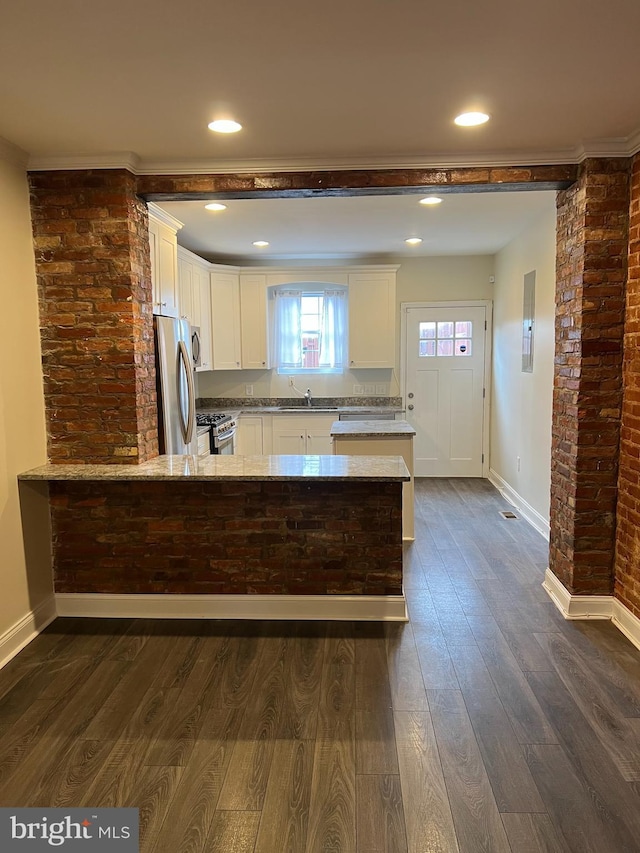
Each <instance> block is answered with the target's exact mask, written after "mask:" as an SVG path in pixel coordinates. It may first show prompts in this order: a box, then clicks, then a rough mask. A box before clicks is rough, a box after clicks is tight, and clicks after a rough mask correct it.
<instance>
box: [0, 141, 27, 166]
mask: <svg viewBox="0 0 640 853" xmlns="http://www.w3.org/2000/svg"><path fill="white" fill-rule="evenodd" d="M0 158H2V159H3V160H7V161H8V162H9V163H13V164H14V165H15V166H21V167H22V168H23V169H26V168H27V165H28V163H29V155H28V154H27V152H26V151H23V150H22V148H19V147H18V146H17V145H14V144H13V142H9V140H8V139H4V137H2V136H0Z"/></svg>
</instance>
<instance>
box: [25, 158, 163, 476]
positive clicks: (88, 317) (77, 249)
mask: <svg viewBox="0 0 640 853" xmlns="http://www.w3.org/2000/svg"><path fill="white" fill-rule="evenodd" d="M30 182H31V193H32V220H33V233H34V246H35V255H36V272H37V276H38V285H39V296H40V317H41V328H42V332H41V334H42V358H43V371H44V389H45V404H46V412H47V423H48V434H49V456H50V459H51V461H52V462H66V461H69V460H70V459H71V460H73V461H74V462H116V463H123V462H124V463H137V462H140V461H143V460H145V459H148V458H151V457H152V456H155V455H157V453H158V442H157V429H156V411H155V405H156V404H155V369H154V349H153V320H152V313H151V301H152V299H151V272H150V269H151V267H150V258H149V247H148V226H147V213H146V205H145V204H144V202H141V201H140V200H139V199H138V197H137V196H136V185H135V178H134V176H133V175H131V174H130V173H129V172H127V171H125V170H109V171H95V172H92V171H73V172H34V173H31V175H30Z"/></svg>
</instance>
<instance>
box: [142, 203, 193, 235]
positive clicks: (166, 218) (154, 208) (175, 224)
mask: <svg viewBox="0 0 640 853" xmlns="http://www.w3.org/2000/svg"><path fill="white" fill-rule="evenodd" d="M147 209H148V211H149V215H150V216H152V217H153V218H154V219H157V220H159V221H160V222H164V224H165V225H168V226H169V228H171V229H172V230H173V231H175V232H176V233H177V232H178V231H179V230H180V229H181V228H184V222H180V220H179V219H176V218H175V216H172V215H171V214H170V213H168V212H167V211H166V210H163V209H162V208H161V207H158V205H157V204H154V203H153V202H152V201H148V202H147Z"/></svg>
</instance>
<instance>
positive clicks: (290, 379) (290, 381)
mask: <svg viewBox="0 0 640 853" xmlns="http://www.w3.org/2000/svg"><path fill="white" fill-rule="evenodd" d="M289 388H293V376H290V377H289Z"/></svg>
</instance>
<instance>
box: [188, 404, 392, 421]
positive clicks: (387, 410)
mask: <svg viewBox="0 0 640 853" xmlns="http://www.w3.org/2000/svg"><path fill="white" fill-rule="evenodd" d="M217 412H224V414H226V415H231V417H233V418H237V417H238V416H239V415H241V414H243V415H252V414H253V415H313V414H316V415H336V414H337V415H340V414H353V415H363V417H364V416H365V415H368V414H376V413H380V414H388V415H396V414H399V413H400V412H404V409H402V408H400V407H398V406H322V405H321V404H320V403H319V404H318V405H317V406H316V405H313V406H296V405H295V401H294V403H293V405H291V406H286V405H282V406H242V407H238V406H237V405H236V406H235V407H232V406H226V407H224V406H222V407H221V406H217V407H211V406H206V407H203V408H199V409H198V413H199V414H200V413H202V414H210V413H217Z"/></svg>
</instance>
